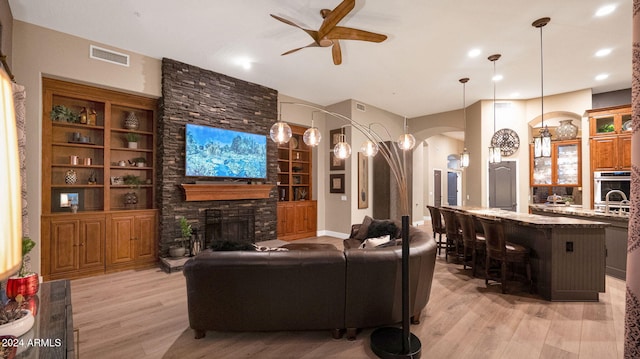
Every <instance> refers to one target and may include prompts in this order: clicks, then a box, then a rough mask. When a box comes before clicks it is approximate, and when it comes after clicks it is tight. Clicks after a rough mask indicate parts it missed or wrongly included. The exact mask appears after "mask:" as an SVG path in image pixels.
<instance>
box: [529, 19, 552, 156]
mask: <svg viewBox="0 0 640 359" xmlns="http://www.w3.org/2000/svg"><path fill="white" fill-rule="evenodd" d="M549 21H551V18H548V17H543V18H541V19H538V20H536V21H534V22H533V23H532V24H531V26H533V27H536V28H538V29H540V119H541V125H540V133H539V135H538V137H534V139H533V157H535V158H540V157H551V133H550V132H549V129H548V128H547V126H545V125H544V58H543V56H542V54H543V52H542V49H543V47H542V28H543V27H545V25H547V24H548V23H549Z"/></svg>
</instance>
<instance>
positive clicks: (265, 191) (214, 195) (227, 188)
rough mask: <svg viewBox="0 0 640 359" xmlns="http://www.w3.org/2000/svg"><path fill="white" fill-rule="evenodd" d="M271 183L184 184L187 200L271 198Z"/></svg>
mask: <svg viewBox="0 0 640 359" xmlns="http://www.w3.org/2000/svg"><path fill="white" fill-rule="evenodd" d="M273 187H274V185H270V184H182V188H184V193H185V196H186V200H187V201H228V200H236V199H260V198H269V192H270V191H271V189H272V188H273Z"/></svg>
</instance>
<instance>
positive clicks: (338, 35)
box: [326, 26, 387, 42]
mask: <svg viewBox="0 0 640 359" xmlns="http://www.w3.org/2000/svg"><path fill="white" fill-rule="evenodd" d="M326 38H327V39H331V40H335V39H340V40H360V41H371V42H382V41H384V40H386V39H387V35H383V34H377V33H375V32H369V31H365V30H358V29H352V28H350V27H342V26H336V27H334V28H333V30H331V31H330V32H329V33H328V34H327V35H326Z"/></svg>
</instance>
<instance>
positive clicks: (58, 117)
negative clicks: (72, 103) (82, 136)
mask: <svg viewBox="0 0 640 359" xmlns="http://www.w3.org/2000/svg"><path fill="white" fill-rule="evenodd" d="M49 117H50V118H51V120H53V121H64V122H72V123H76V122H80V118H79V116H78V115H76V114H75V113H73V111H71V110H70V109H69V108H68V107H67V106H64V105H55V106H53V109H52V110H51V112H50V113H49Z"/></svg>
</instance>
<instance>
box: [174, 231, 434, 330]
mask: <svg viewBox="0 0 640 359" xmlns="http://www.w3.org/2000/svg"><path fill="white" fill-rule="evenodd" d="M409 238H410V290H411V292H410V293H411V295H410V298H411V300H410V301H411V311H410V313H411V315H412V319H414V322H416V321H417V320H419V318H420V314H421V312H422V310H423V309H424V307H425V306H426V305H427V302H428V301H429V294H430V292H431V282H432V279H433V271H434V266H435V256H436V243H435V241H434V240H433V239H432V238H431V236H430V235H429V234H427V233H426V232H424V231H422V230H419V229H417V228H415V227H411V229H410V232H409ZM401 257H402V249H401V246H399V245H397V246H389V247H384V248H366V249H345V250H344V251H340V250H336V249H333V250H327V249H323V250H290V251H286V252H284V251H282V252H278V251H270V252H252V251H216V252H214V251H210V250H206V251H203V252H201V253H200V254H198V255H197V256H196V257H194V258H192V259H190V260H189V261H187V263H185V266H184V275H185V277H186V280H187V298H188V311H189V324H190V327H191V328H192V329H193V330H194V332H195V337H196V338H202V337H204V336H205V333H206V331H207V330H213V331H285V330H324V329H329V330H332V331H333V335H334V337H336V338H339V337H340V336H341V335H342V333H343V332H344V330H345V329H346V330H347V336H348V338H350V339H353V338H355V334H356V330H357V329H358V328H367V327H377V326H383V325H391V324H395V323H399V322H401V321H402V304H401V303H402V302H401V292H400V288H401Z"/></svg>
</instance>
